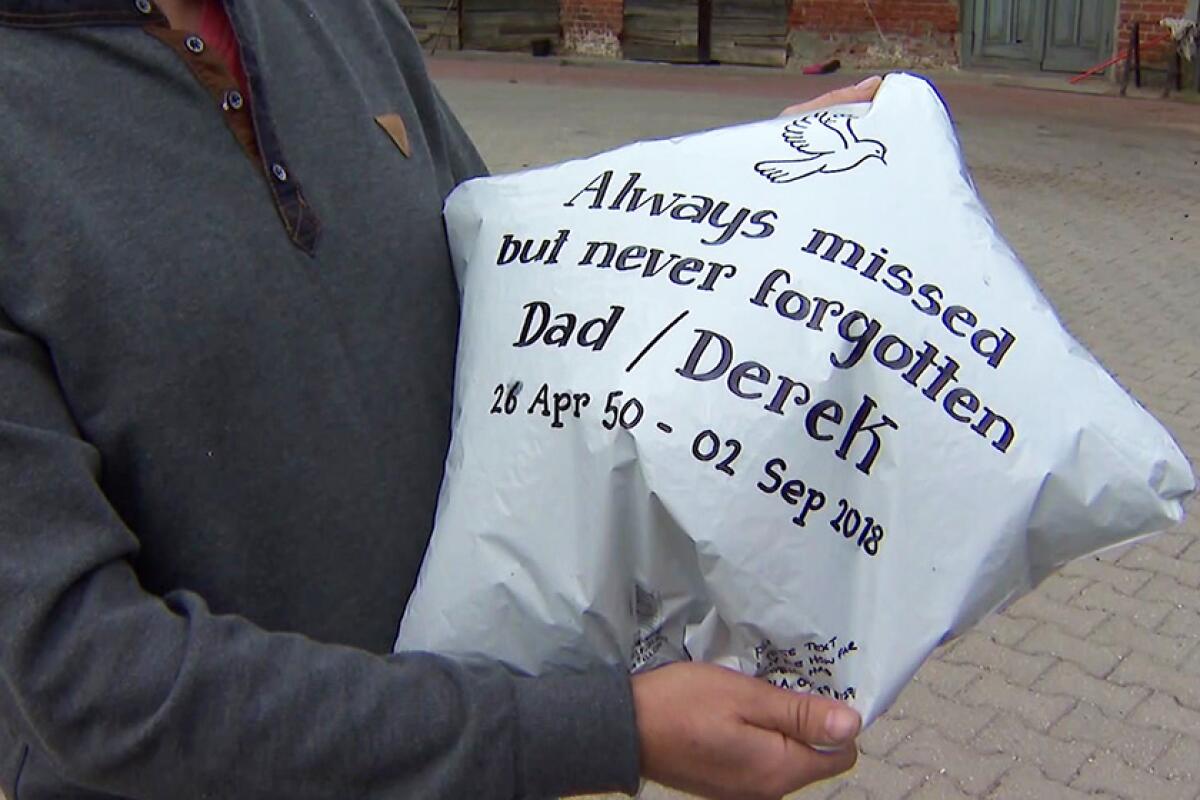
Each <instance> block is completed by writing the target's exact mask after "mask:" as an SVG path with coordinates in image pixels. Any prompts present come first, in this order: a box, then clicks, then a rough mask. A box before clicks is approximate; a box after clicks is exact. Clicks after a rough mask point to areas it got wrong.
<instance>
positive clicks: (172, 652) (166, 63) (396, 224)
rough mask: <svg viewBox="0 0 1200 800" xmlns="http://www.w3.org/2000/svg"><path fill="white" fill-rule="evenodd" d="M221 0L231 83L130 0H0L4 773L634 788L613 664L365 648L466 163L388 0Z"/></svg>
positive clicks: (394, 549)
mask: <svg viewBox="0 0 1200 800" xmlns="http://www.w3.org/2000/svg"><path fill="white" fill-rule="evenodd" d="M226 5H227V7H228V9H229V11H230V13H231V17H232V20H233V23H234V26H235V28H236V30H237V32H238V37H239V40H240V44H241V54H242V60H243V63H244V64H245V66H246V70H247V73H248V77H249V83H250V89H251V92H250V94H251V97H243V95H242V93H240V92H238V91H237V85H236V83H235V82H234V81H233V79H232V78H231V76H230V75H229V74H228V73H227V72H226V71H224V69H223V67H221V65H220V62H219V61H218V60H217V59H215V58H213V57H212V54H211V53H209V52H206V49H205V45H204V42H203V41H202V40H200V41H199V44H197V42H195V41H192V40H191V39H189V38H188V37H187V36H186V34H185V33H180V32H174V31H169V30H167V28H166V24H165V20H164V19H163V18H162V16H161V15H160V14H159V13H158V12H157V11H156V10H155V9H154V7H153V6H152V5H151V4H150V3H149V2H147V0H0V131H2V133H3V135H2V136H0V790H2V791H3V793H5V794H7V795H8V797H9V799H10V800H50V798H55V799H57V798H102V797H121V798H145V799H147V800H149V799H150V798H155V799H156V800H188V799H190V798H196V799H199V798H223V799H228V800H232V799H233V798H237V799H238V800H255V799H256V798H288V799H289V800H301V799H302V798H338V800H341V799H342V798H437V797H447V798H509V797H525V796H547V795H553V794H567V793H572V792H579V791H600V790H604V789H621V790H625V791H630V790H632V789H633V788H634V787H635V786H636V781H637V769H638V765H637V752H636V737H635V731H634V719H633V709H632V702H631V699H630V693H629V682H628V678H627V677H625V676H623V675H621V674H619V673H618V672H615V671H614V672H603V673H596V674H587V675H572V676H562V677H557V678H552V679H530V678H516V677H513V676H511V675H510V674H508V673H507V672H506V671H504V670H503V669H501V668H500V667H498V666H473V667H470V668H467V667H463V666H459V665H456V664H454V663H452V662H449V661H447V660H444V659H442V658H439V657H435V656H430V655H423V654H408V655H402V656H391V655H388V654H387V653H388V650H389V648H390V645H391V642H392V640H393V637H394V635H395V629H396V624H397V621H398V619H399V617H400V614H401V612H402V610H403V607H404V604H405V602H406V600H407V598H408V596H409V592H410V591H411V588H412V586H413V583H414V581H415V578H416V574H417V571H418V568H419V566H420V563H421V558H422V555H423V553H424V551H425V547H426V544H427V540H428V535H429V530H430V527H431V522H432V517H433V512H434V505H435V500H436V494H437V489H438V485H439V481H440V479H441V472H442V466H443V459H444V456H445V450H446V446H447V442H448V438H449V410H450V391H451V375H452V369H453V358H454V341H455V332H456V324H457V293H456V288H455V286H454V283H453V276H452V273H451V270H450V267H449V262H448V255H447V251H446V242H445V236H444V232H443V228H442V222H441V214H440V211H441V204H442V200H443V199H444V197H445V195H446V194H447V192H448V191H449V190H450V189H451V188H452V187H453V186H454V184H455V183H456V182H457V181H459V180H462V179H464V178H466V177H468V176H470V175H472V174H476V173H478V172H480V171H481V170H482V164H481V163H480V161H479V159H478V156H477V155H476V153H475V151H474V149H473V148H472V147H471V145H470V143H469V141H468V140H467V138H466V136H465V135H464V133H463V132H462V130H461V129H460V128H459V126H458V124H457V123H456V122H455V121H454V119H453V117H452V116H451V114H450V112H449V111H448V110H447V108H446V106H445V105H444V103H443V102H442V100H441V99H440V98H439V97H438V95H437V94H436V92H435V91H434V89H433V88H432V86H431V84H430V82H429V80H428V78H427V76H426V74H425V71H424V67H423V65H422V61H421V54H420V51H419V49H418V47H417V45H416V43H415V41H414V38H413V35H412V32H411V31H410V29H409V27H408V25H407V23H406V22H405V21H404V19H403V17H402V15H401V13H400V12H399V10H398V8H397V6H396V3H395V2H394V0H355V1H354V2H347V1H346V0H269V1H268V0H258V2H252V1H251V0H236V2H235V0H226ZM251 99H252V100H253V102H250V101H251ZM387 114H392V115H398V117H399V119H400V127H402V128H403V130H401V131H400V132H399V135H397V124H396V122H395V118H394V117H393V118H392V122H391V125H390V129H391V131H392V133H391V134H389V133H388V132H387V131H385V129H384V127H383V126H382V125H381V124H378V123H377V122H376V117H377V116H380V115H387ZM251 130H252V131H253V132H254V133H255V136H254V137H250V140H249V141H248V140H247V137H246V135H245V134H246V133H247V131H251ZM405 137H407V140H408V141H407V149H408V154H407V155H406V154H405V153H404V152H403V151H402V148H401V144H404V142H403V139H404V138H405Z"/></svg>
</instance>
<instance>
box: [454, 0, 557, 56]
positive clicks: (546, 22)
mask: <svg viewBox="0 0 1200 800" xmlns="http://www.w3.org/2000/svg"><path fill="white" fill-rule="evenodd" d="M460 2H462V43H463V47H466V48H469V49H473V50H521V51H523V52H526V53H528V52H530V49H531V46H532V44H533V42H535V41H539V40H549V41H550V43H551V46H557V45H558V43H559V41H560V39H561V25H560V23H559V17H558V8H559V0H460Z"/></svg>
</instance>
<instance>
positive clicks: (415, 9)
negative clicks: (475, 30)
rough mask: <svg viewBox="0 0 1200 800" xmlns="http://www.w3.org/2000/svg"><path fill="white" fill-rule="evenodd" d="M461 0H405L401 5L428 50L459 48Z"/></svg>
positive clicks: (423, 45) (418, 37)
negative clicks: (459, 7)
mask: <svg viewBox="0 0 1200 800" xmlns="http://www.w3.org/2000/svg"><path fill="white" fill-rule="evenodd" d="M459 2H460V0H403V2H401V4H400V5H401V7H402V8H403V9H404V16H406V17H408V23H409V24H410V25H412V29H413V33H415V34H416V35H417V41H419V42H420V43H421V46H422V47H424V48H426V49H427V50H457V49H459V46H460V45H459V39H458V4H459Z"/></svg>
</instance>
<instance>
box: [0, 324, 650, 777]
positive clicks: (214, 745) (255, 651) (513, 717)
mask: <svg viewBox="0 0 1200 800" xmlns="http://www.w3.org/2000/svg"><path fill="white" fill-rule="evenodd" d="M102 466H103V465H102V461H101V457H100V454H99V453H98V452H97V450H96V449H95V448H93V447H92V446H90V445H89V444H88V443H87V442H86V441H84V440H83V438H82V437H81V436H80V435H79V433H78V431H77V430H76V426H75V425H74V423H73V422H72V418H71V415H70V412H69V407H68V405H67V402H66V401H65V399H64V398H63V397H62V395H61V392H60V389H59V386H58V383H57V380H56V378H55V374H54V369H53V363H52V360H51V358H50V355H49V353H48V352H47V350H46V348H45V347H44V346H43V345H42V344H41V343H40V342H39V341H38V340H36V339H34V338H32V337H30V336H27V335H26V334H24V333H23V332H21V331H20V330H18V329H17V328H16V326H14V325H13V324H12V323H11V322H10V321H9V320H8V319H7V318H6V317H5V316H4V315H3V314H2V313H0V487H3V488H2V489H0V686H2V687H3V690H4V691H3V692H0V697H2V698H6V699H9V702H11V703H14V704H15V706H14V707H13V708H3V709H0V710H2V711H3V713H4V714H5V715H6V716H8V715H10V714H11V718H10V719H9V721H10V722H15V724H16V728H17V729H18V731H19V732H20V736H21V737H22V738H23V739H25V740H26V744H28V745H29V746H31V747H33V748H35V749H36V750H37V751H39V752H41V753H43V754H44V755H45V756H46V757H47V758H49V759H50V761H51V762H52V764H53V766H54V767H55V769H56V770H57V771H59V772H60V773H61V774H62V775H63V777H64V778H66V779H67V780H70V781H72V782H74V783H76V784H78V785H80V786H85V787H88V788H90V789H93V790H96V791H104V792H109V793H112V794H116V795H119V796H123V797H129V798H135V799H136V798H146V799H147V800H149V798H164V797H171V798H176V800H200V798H212V797H236V798H239V800H268V799H270V800H275V799H276V798H280V797H287V798H290V799H291V800H303V799H304V798H313V799H314V800H316V799H317V798H329V799H330V800H333V799H334V798H336V799H337V800H343V798H347V797H355V798H439V797H445V798H466V797H470V798H511V797H538V796H547V795H555V794H569V793H572V792H582V791H592V792H595V791H603V790H609V789H617V790H625V791H631V790H632V789H633V788H634V787H635V786H636V782H637V753H636V743H635V738H634V735H633V733H632V731H633V728H634V725H633V709H632V700H631V697H630V690H629V683H628V678H627V677H626V676H624V675H621V674H619V673H617V672H615V671H614V672H600V673H594V674H585V675H573V676H564V677H559V678H552V679H522V678H516V677H513V676H511V675H510V674H508V673H507V672H506V671H504V670H503V669H501V668H500V667H499V666H495V665H474V666H465V665H459V664H455V663H453V662H450V661H447V660H445V659H442V658H439V657H435V656H432V655H425V654H407V655H403V656H390V657H385V656H379V655H373V654H370V653H366V652H363V651H358V650H354V649H351V648H346V647H339V646H333V645H328V644H320V643H317V642H314V641H312V640H309V639H306V638H304V637H302V636H298V635H289V634H283V633H269V632H266V631H264V630H262V629H260V628H258V627H256V626H255V625H253V624H251V623H250V622H249V621H247V620H245V619H243V618H240V617H236V616H222V615H216V614H213V613H211V612H210V611H209V610H208V608H207V607H206V606H205V603H204V601H203V599H202V598H200V597H198V596H196V595H194V594H190V593H187V592H177V593H172V594H169V595H166V596H164V597H158V596H154V595H151V594H149V593H148V592H146V591H145V590H144V589H143V588H141V586H140V585H139V583H138V579H137V576H136V574H135V572H134V570H133V568H132V567H131V564H130V561H129V558H130V556H131V555H133V554H134V553H135V552H136V550H137V548H138V540H137V538H136V537H135V534H134V532H132V531H130V530H129V529H128V528H127V527H126V526H125V525H124V524H123V522H122V520H121V519H120V518H119V516H118V515H117V514H116V513H115V512H114V510H113V508H112V506H111V505H110V504H109V503H108V502H107V501H106V498H105V496H104V494H103V491H102V488H101V484H100V475H101V469H102ZM5 705H8V703H5Z"/></svg>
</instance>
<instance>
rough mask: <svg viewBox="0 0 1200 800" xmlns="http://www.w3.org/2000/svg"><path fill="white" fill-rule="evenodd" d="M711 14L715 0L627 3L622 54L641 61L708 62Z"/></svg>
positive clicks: (664, 0) (642, 0) (622, 37)
mask: <svg viewBox="0 0 1200 800" xmlns="http://www.w3.org/2000/svg"><path fill="white" fill-rule="evenodd" d="M710 11H711V0H625V30H624V32H623V33H622V34H621V50H622V52H623V53H624V55H625V58H629V59H633V60H637V61H670V62H674V63H690V64H695V63H702V62H706V61H708V55H709V54H708V30H709V26H708V24H707V19H705V17H707V15H708V14H709V13H710ZM702 22H703V23H704V24H702ZM702 32H703V34H704V35H703V37H702V36H701V33H702Z"/></svg>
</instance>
